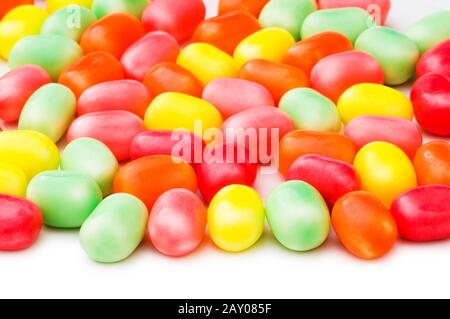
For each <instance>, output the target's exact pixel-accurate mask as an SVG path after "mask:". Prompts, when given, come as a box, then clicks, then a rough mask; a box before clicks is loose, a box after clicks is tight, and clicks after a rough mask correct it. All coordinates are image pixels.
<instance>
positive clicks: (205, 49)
mask: <svg viewBox="0 0 450 319" xmlns="http://www.w3.org/2000/svg"><path fill="white" fill-rule="evenodd" d="M177 64H179V65H181V66H182V67H184V68H186V69H187V70H189V71H190V72H192V74H194V75H195V76H196V77H197V78H198V79H199V80H200V81H202V83H203V84H204V85H206V84H208V83H209V82H211V81H212V80H215V79H217V78H226V77H230V78H231V77H235V76H236V74H237V72H238V68H237V65H236V63H235V61H234V60H233V58H232V57H231V56H230V55H228V54H227V53H225V52H223V51H221V50H219V49H217V48H216V47H214V46H212V45H210V44H207V43H193V44H190V45H188V46H187V47H185V48H184V49H183V50H182V51H181V52H180V55H179V56H178V59H177Z"/></svg>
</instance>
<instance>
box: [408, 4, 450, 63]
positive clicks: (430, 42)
mask: <svg viewBox="0 0 450 319" xmlns="http://www.w3.org/2000/svg"><path fill="white" fill-rule="evenodd" d="M406 35H407V36H408V38H410V39H411V40H413V41H414V42H415V43H416V45H417V47H418V48H419V50H420V53H421V54H423V53H425V52H426V51H428V50H429V49H431V48H433V47H434V46H436V45H438V44H439V43H441V42H443V41H446V40H448V39H450V11H437V12H434V13H432V14H430V15H428V16H426V17H424V18H422V19H420V20H419V21H417V22H416V23H414V25H412V26H411V27H410V28H409V29H408V31H407V32H406Z"/></svg>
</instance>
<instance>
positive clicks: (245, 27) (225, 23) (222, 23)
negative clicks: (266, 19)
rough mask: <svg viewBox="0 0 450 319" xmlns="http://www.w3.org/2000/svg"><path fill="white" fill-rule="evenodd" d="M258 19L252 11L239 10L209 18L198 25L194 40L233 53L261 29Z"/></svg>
mask: <svg viewBox="0 0 450 319" xmlns="http://www.w3.org/2000/svg"><path fill="white" fill-rule="evenodd" d="M260 29H261V27H260V25H259V22H258V20H257V19H256V18H255V17H254V16H253V15H251V14H250V13H247V12H244V11H237V12H231V13H227V14H224V15H221V16H217V17H214V18H210V19H207V20H205V21H203V22H202V23H200V24H199V25H198V26H197V29H196V30H195V32H194V36H193V38H192V42H204V43H209V44H212V45H214V46H215V47H217V48H219V49H221V50H222V51H225V52H227V53H228V54H230V55H233V52H234V49H235V48H236V47H237V46H238V44H239V43H240V42H241V41H242V40H243V39H245V38H246V37H247V36H249V35H250V34H253V33H255V32H256V31H258V30H260Z"/></svg>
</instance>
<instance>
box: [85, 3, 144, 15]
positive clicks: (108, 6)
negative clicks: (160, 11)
mask: <svg viewBox="0 0 450 319" xmlns="http://www.w3.org/2000/svg"><path fill="white" fill-rule="evenodd" d="M148 3H149V0H94V1H93V3H92V11H93V12H94V13H95V15H96V16H97V17H98V18H103V17H104V16H106V15H108V14H111V13H116V12H124V13H129V14H132V15H134V16H135V17H136V18H138V19H140V18H141V16H142V13H143V12H144V9H145V7H146V6H147V5H148Z"/></svg>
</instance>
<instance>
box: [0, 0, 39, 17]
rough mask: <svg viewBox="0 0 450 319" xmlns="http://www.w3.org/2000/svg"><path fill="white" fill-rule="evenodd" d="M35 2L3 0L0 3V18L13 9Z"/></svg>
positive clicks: (29, 0)
mask: <svg viewBox="0 0 450 319" xmlns="http://www.w3.org/2000/svg"><path fill="white" fill-rule="evenodd" d="M33 2H34V0H3V1H2V2H1V3H0V20H1V19H2V18H3V16H4V15H5V14H7V13H8V12H9V11H11V10H12V9H14V8H16V7H18V6H22V5H26V4H33Z"/></svg>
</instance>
